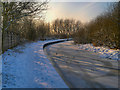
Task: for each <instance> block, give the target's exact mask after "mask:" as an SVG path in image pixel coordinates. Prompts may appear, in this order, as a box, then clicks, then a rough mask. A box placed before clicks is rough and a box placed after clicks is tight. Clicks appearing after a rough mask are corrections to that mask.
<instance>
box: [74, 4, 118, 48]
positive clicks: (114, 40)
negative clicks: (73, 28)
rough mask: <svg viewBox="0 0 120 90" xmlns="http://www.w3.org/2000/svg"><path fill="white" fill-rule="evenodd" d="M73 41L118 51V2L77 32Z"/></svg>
mask: <svg viewBox="0 0 120 90" xmlns="http://www.w3.org/2000/svg"><path fill="white" fill-rule="evenodd" d="M74 41H75V42H76V43H93V45H94V46H108V47H110V48H114V49H120V2H116V3H114V4H110V5H109V6H108V10H107V11H106V12H104V13H103V14H101V15H99V16H98V17H97V18H95V19H94V20H92V21H91V22H90V23H88V24H86V25H85V26H84V28H82V29H80V30H78V31H77V32H76V33H75V34H74Z"/></svg>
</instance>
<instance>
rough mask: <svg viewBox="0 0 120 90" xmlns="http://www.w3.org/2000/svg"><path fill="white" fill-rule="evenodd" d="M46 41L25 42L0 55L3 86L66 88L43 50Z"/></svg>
mask: <svg viewBox="0 0 120 90" xmlns="http://www.w3.org/2000/svg"><path fill="white" fill-rule="evenodd" d="M52 41H58V40H48V41H38V42H34V43H27V44H25V45H24V46H17V47H16V48H14V49H9V50H8V51H6V52H5V53H4V54H3V55H2V59H3V60H2V61H3V62H2V71H3V72H2V74H3V78H2V80H3V81H2V85H3V88H68V86H67V85H66V84H65V83H64V81H63V80H62V78H61V77H60V76H59V74H58V73H57V72H56V70H55V68H54V67H53V66H52V64H51V62H50V61H49V60H48V59H47V57H46V56H45V55H44V52H43V45H44V44H45V43H48V42H52Z"/></svg>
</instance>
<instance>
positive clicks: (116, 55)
mask: <svg viewBox="0 0 120 90" xmlns="http://www.w3.org/2000/svg"><path fill="white" fill-rule="evenodd" d="M78 46H79V49H81V50H87V51H93V52H95V53H98V55H99V56H101V57H104V58H109V59H113V60H120V50H113V49H109V48H106V47H95V46H93V45H92V44H78Z"/></svg>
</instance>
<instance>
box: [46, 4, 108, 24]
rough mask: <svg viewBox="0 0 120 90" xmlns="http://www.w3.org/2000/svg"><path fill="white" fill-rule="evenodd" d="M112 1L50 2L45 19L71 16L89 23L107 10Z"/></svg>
mask: <svg viewBox="0 0 120 90" xmlns="http://www.w3.org/2000/svg"><path fill="white" fill-rule="evenodd" d="M108 4H110V2H109V3H108V2H50V3H49V4H48V6H49V7H48V10H47V12H46V17H45V21H46V22H52V21H54V20H55V19H57V18H59V19H61V18H63V19H65V18H70V19H75V20H80V21H81V22H82V23H87V22H89V21H90V20H92V19H94V18H95V17H97V16H98V15H100V14H102V13H103V12H105V11H106V10H107V8H108Z"/></svg>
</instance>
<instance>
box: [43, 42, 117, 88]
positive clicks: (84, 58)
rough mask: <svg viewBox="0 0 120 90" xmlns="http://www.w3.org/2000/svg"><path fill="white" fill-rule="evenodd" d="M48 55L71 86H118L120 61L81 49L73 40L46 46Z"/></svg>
mask: <svg viewBox="0 0 120 90" xmlns="http://www.w3.org/2000/svg"><path fill="white" fill-rule="evenodd" d="M45 52H46V55H47V56H48V58H49V59H50V60H51V61H52V62H53V65H54V67H55V68H56V70H57V71H58V73H59V74H60V75H61V77H62V78H63V79H64V80H65V81H66V83H67V84H68V86H69V87H71V88H118V76H119V75H118V74H119V73H118V71H119V70H118V61H117V60H112V59H107V58H106V59H105V58H101V57H99V56H98V55H97V53H94V52H91V51H87V50H80V49H79V47H78V46H77V45H73V44H72V41H67V42H62V43H58V44H53V45H50V46H48V47H46V48H45Z"/></svg>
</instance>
